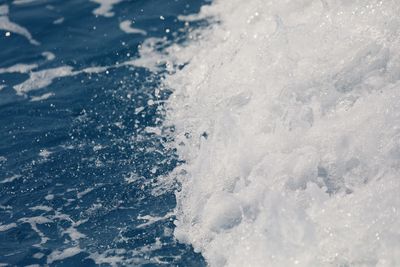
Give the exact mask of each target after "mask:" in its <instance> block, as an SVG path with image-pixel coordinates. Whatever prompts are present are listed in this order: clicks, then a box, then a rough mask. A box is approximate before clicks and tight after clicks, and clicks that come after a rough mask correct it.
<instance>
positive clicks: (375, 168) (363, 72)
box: [160, 0, 400, 267]
mask: <svg viewBox="0 0 400 267" xmlns="http://www.w3.org/2000/svg"><path fill="white" fill-rule="evenodd" d="M399 14H400V5H399V2H398V1H394V0H393V1H374V0H353V1H346V0H335V1H333V0H296V1H294V0H283V1H282V0H269V1H266V0H249V1H242V0H216V1H214V2H213V3H212V5H211V6H207V7H204V8H203V9H202V11H201V13H200V14H199V15H198V16H189V17H186V18H183V19H186V20H188V21H189V22H191V21H193V20H196V19H200V18H203V19H204V18H206V19H207V18H208V19H209V20H210V22H211V26H209V27H208V28H207V29H203V30H200V31H198V32H193V33H192V36H191V41H188V43H187V44H185V45H184V46H177V45H175V46H173V47H170V48H168V51H167V52H166V54H168V55H169V60H170V61H172V63H175V64H177V63H178V64H179V63H182V62H188V64H187V65H186V66H185V67H184V68H183V69H182V70H177V71H175V72H173V73H172V74H170V75H168V76H167V77H166V79H165V86H168V87H169V88H172V89H173V90H174V93H173V95H172V96H171V98H170V100H169V103H168V112H167V124H168V125H174V126H175V129H176V130H175V133H174V137H175V141H174V142H175V146H176V148H177V149H178V154H179V156H180V157H181V158H182V159H183V160H185V161H186V163H185V164H184V165H183V166H181V167H180V168H178V169H177V170H176V171H175V173H174V175H177V176H178V179H179V181H180V182H181V183H182V189H181V191H180V192H178V193H177V201H178V205H177V208H176V216H177V220H176V222H175V223H176V226H177V228H176V231H175V236H176V237H177V238H178V239H179V240H180V241H181V242H186V243H189V244H192V245H193V247H194V248H195V250H196V251H199V252H201V253H202V254H203V255H204V257H205V258H206V260H207V262H208V263H209V264H210V266H307V267H309V266H380V267H383V266H400V216H399V209H400V193H399V192H400V16H399ZM160 57H161V56H160Z"/></svg>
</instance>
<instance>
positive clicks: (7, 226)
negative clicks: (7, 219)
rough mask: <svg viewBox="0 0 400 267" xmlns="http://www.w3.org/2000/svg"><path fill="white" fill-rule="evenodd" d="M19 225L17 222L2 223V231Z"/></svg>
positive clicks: (0, 225) (0, 228)
mask: <svg viewBox="0 0 400 267" xmlns="http://www.w3.org/2000/svg"><path fill="white" fill-rule="evenodd" d="M15 227H17V224H16V223H10V224H0V232H4V231H8V230H10V229H12V228H15Z"/></svg>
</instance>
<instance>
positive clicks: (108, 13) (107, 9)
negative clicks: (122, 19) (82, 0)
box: [90, 0, 122, 17]
mask: <svg viewBox="0 0 400 267" xmlns="http://www.w3.org/2000/svg"><path fill="white" fill-rule="evenodd" d="M90 1H92V2H95V3H97V4H99V5H100V6H99V7H98V8H96V9H95V10H93V14H95V15H97V16H104V17H112V16H114V12H113V11H112V9H113V6H114V5H116V4H118V3H120V2H122V0H90Z"/></svg>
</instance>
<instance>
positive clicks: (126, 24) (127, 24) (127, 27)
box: [119, 20, 147, 35]
mask: <svg viewBox="0 0 400 267" xmlns="http://www.w3.org/2000/svg"><path fill="white" fill-rule="evenodd" d="M119 28H120V29H121V30H122V31H123V32H125V33H128V34H141V35H147V32H146V31H144V30H141V29H137V28H133V27H132V21H130V20H124V21H122V22H121V23H120V24H119Z"/></svg>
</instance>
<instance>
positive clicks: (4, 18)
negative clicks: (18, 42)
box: [0, 5, 40, 45]
mask: <svg viewBox="0 0 400 267" xmlns="http://www.w3.org/2000/svg"><path fill="white" fill-rule="evenodd" d="M8 14H9V8H8V6H7V5H0V30H4V31H8V32H7V33H6V35H7V36H9V35H10V32H13V33H16V34H19V35H22V36H24V37H25V38H26V39H28V41H29V42H30V43H31V44H33V45H39V44H40V43H39V42H38V41H36V40H35V39H33V37H32V35H31V33H30V32H29V31H28V30H27V29H26V28H24V27H22V26H20V25H18V24H16V23H14V22H12V21H10V19H9V18H8Z"/></svg>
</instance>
